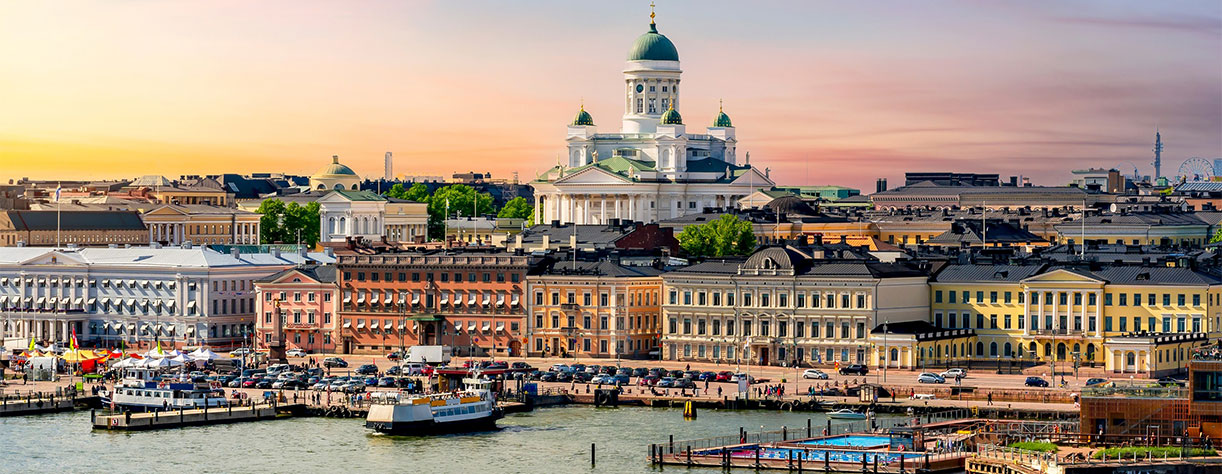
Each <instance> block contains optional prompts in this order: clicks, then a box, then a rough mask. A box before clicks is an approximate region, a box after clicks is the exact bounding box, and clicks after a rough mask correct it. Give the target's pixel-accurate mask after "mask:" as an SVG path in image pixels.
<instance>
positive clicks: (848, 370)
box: [840, 364, 870, 375]
mask: <svg viewBox="0 0 1222 474" xmlns="http://www.w3.org/2000/svg"><path fill="white" fill-rule="evenodd" d="M868 373H870V368H869V367H866V366H865V365H862V364H849V365H846V366H844V367H841V368H840V375H866V374H868Z"/></svg>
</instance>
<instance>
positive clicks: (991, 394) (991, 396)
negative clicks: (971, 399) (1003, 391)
mask: <svg viewBox="0 0 1222 474" xmlns="http://www.w3.org/2000/svg"><path fill="white" fill-rule="evenodd" d="M992 404H993V392H989V405H992Z"/></svg>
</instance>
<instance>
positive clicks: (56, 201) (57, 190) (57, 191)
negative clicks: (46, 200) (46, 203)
mask: <svg viewBox="0 0 1222 474" xmlns="http://www.w3.org/2000/svg"><path fill="white" fill-rule="evenodd" d="M61 186H62V185H61V184H60V183H55V248H57V249H58V248H59V242H60V240H59V211H60V207H61V204H60V202H59V192H60V189H61Z"/></svg>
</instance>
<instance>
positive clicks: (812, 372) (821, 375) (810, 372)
mask: <svg viewBox="0 0 1222 474" xmlns="http://www.w3.org/2000/svg"><path fill="white" fill-rule="evenodd" d="M802 378H804V379H819V380H827V373H825V372H823V371H822V370H819V369H806V370H803V371H802Z"/></svg>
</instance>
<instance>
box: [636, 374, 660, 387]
mask: <svg viewBox="0 0 1222 474" xmlns="http://www.w3.org/2000/svg"><path fill="white" fill-rule="evenodd" d="M658 380H661V379H660V378H659V377H658V376H657V375H646V376H644V377H639V378H637V382H636V384H637V385H640V386H642V387H645V386H653V385H657V384H658Z"/></svg>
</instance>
